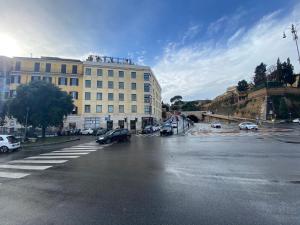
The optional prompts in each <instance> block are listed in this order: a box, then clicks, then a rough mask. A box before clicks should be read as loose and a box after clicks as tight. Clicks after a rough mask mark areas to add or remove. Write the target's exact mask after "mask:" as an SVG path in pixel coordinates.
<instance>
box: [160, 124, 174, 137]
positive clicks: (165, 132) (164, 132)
mask: <svg viewBox="0 0 300 225" xmlns="http://www.w3.org/2000/svg"><path fill="white" fill-rule="evenodd" d="M164 135H173V128H172V126H171V125H170V124H167V125H164V126H163V127H162V128H161V130H160V136H164Z"/></svg>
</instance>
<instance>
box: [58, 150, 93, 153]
mask: <svg viewBox="0 0 300 225" xmlns="http://www.w3.org/2000/svg"><path fill="white" fill-rule="evenodd" d="M96 151H97V150H59V151H53V152H56V153H59V152H68V153H70V152H74V153H76V152H96Z"/></svg>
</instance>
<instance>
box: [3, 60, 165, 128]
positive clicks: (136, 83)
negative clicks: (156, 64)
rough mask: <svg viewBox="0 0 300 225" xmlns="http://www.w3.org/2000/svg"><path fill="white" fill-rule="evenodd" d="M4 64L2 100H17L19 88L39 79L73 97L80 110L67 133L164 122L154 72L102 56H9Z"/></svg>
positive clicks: (76, 110) (70, 120) (67, 122)
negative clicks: (86, 57) (67, 57)
mask: <svg viewBox="0 0 300 225" xmlns="http://www.w3.org/2000/svg"><path fill="white" fill-rule="evenodd" d="M1 59H2V58H0V60H1ZM0 62H3V63H2V64H0V69H1V71H0V77H3V79H2V80H1V78H0V82H2V83H3V82H4V84H5V87H4V85H1V86H3V88H1V96H3V98H13V97H14V96H15V94H16V89H17V86H18V85H20V84H26V83H29V82H31V81H34V80H44V81H45V82H50V83H53V84H55V85H57V86H58V87H59V88H60V89H61V90H62V91H66V92H68V93H69V94H70V95H71V96H72V98H73V101H74V105H75V108H74V110H73V112H72V114H70V115H69V116H68V117H67V118H66V120H65V121H64V126H65V127H67V128H79V129H85V128H98V127H108V128H116V127H124V128H128V129H131V130H136V129H141V128H142V127H144V126H145V125H147V124H152V123H156V122H160V121H161V103H160V102H161V87H160V85H159V83H158V81H157V79H156V77H155V76H154V74H153V72H152V70H151V68H150V67H147V66H139V65H134V64H133V63H132V62H131V61H129V60H128V59H119V58H113V57H99V56H90V57H89V58H88V59H87V60H86V61H80V60H75V59H63V58H56V57H41V58H27V57H14V58H7V57H5V58H3V59H2V61H0ZM1 65H2V66H1ZM4 74H5V75H6V76H4Z"/></svg>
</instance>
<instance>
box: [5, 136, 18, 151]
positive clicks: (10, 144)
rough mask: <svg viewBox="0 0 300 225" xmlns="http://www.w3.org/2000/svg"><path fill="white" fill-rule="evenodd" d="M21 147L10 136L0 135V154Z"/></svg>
mask: <svg viewBox="0 0 300 225" xmlns="http://www.w3.org/2000/svg"><path fill="white" fill-rule="evenodd" d="M20 147H21V144H20V141H19V140H18V139H17V138H15V137H14V136H12V135H0V152H3V153H5V152H11V151H14V150H17V149H19V148H20Z"/></svg>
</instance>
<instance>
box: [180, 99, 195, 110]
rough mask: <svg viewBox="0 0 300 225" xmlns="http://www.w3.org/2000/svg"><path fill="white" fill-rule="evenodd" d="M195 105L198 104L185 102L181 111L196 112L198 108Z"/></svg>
mask: <svg viewBox="0 0 300 225" xmlns="http://www.w3.org/2000/svg"><path fill="white" fill-rule="evenodd" d="M197 104H198V102H196V101H190V102H185V103H184V104H183V105H182V107H181V110H182V111H197V110H199V107H198V105H197Z"/></svg>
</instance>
